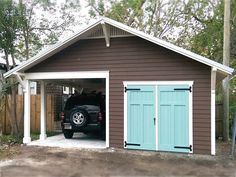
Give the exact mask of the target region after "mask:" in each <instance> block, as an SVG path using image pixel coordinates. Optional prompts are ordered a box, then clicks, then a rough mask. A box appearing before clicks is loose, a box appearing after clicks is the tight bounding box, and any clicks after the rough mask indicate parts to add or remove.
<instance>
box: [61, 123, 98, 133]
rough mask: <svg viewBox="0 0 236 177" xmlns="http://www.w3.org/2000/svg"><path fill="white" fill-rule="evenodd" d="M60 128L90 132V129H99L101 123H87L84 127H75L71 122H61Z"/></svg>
mask: <svg viewBox="0 0 236 177" xmlns="http://www.w3.org/2000/svg"><path fill="white" fill-rule="evenodd" d="M61 127H62V130H72V131H73V132H90V131H101V130H102V126H101V124H100V123H99V124H87V125H86V126H85V127H76V126H73V125H71V123H63V122H62V123H61Z"/></svg>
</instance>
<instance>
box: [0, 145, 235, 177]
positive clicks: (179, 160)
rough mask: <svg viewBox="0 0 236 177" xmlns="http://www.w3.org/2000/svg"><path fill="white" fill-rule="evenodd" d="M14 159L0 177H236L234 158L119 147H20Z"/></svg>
mask: <svg viewBox="0 0 236 177" xmlns="http://www.w3.org/2000/svg"><path fill="white" fill-rule="evenodd" d="M19 148H20V149H19V151H20V153H18V154H14V155H13V157H12V158H14V159H13V160H4V161H2V162H1V163H0V170H1V173H0V176H1V177H8V176H9V177H10V176H17V177H21V176H22V177H23V176H24V177H27V176H36V177H40V176H45V177H47V176H48V177H49V176H50V177H54V176H55V177H60V176H61V177H66V176H68V177H73V176H74V177H78V176H181V177H189V176H201V177H205V176H220V177H222V176H232V177H235V176H236V160H233V159H231V158H228V156H223V155H220V156H203V155H187V154H177V153H158V152H151V151H132V150H121V149H105V150H81V149H80V150H79V149H61V148H46V147H34V146H22V147H21V146H20V147H19Z"/></svg>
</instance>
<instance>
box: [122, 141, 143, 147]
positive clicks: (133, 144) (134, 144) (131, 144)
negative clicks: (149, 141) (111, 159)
mask: <svg viewBox="0 0 236 177" xmlns="http://www.w3.org/2000/svg"><path fill="white" fill-rule="evenodd" d="M129 145H130V146H140V144H136V143H127V141H125V147H126V146H129Z"/></svg>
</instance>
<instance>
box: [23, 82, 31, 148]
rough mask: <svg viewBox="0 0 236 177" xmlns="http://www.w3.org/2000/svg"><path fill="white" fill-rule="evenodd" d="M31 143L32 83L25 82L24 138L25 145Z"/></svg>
mask: <svg viewBox="0 0 236 177" xmlns="http://www.w3.org/2000/svg"><path fill="white" fill-rule="evenodd" d="M30 142H31V138H30V82H29V80H25V89H24V138H23V143H24V144H28V143H30Z"/></svg>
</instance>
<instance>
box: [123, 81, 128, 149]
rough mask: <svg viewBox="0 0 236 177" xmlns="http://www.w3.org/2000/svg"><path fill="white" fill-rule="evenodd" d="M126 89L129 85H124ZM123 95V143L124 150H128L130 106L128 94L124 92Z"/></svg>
mask: <svg viewBox="0 0 236 177" xmlns="http://www.w3.org/2000/svg"><path fill="white" fill-rule="evenodd" d="M124 87H127V85H124ZM123 93H124V109H123V110H124V141H123V147H124V148H127V147H125V144H124V142H125V141H128V139H127V137H128V127H127V124H128V122H127V121H128V115H127V114H128V107H127V106H128V105H127V100H128V95H127V93H125V92H124V91H123Z"/></svg>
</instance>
